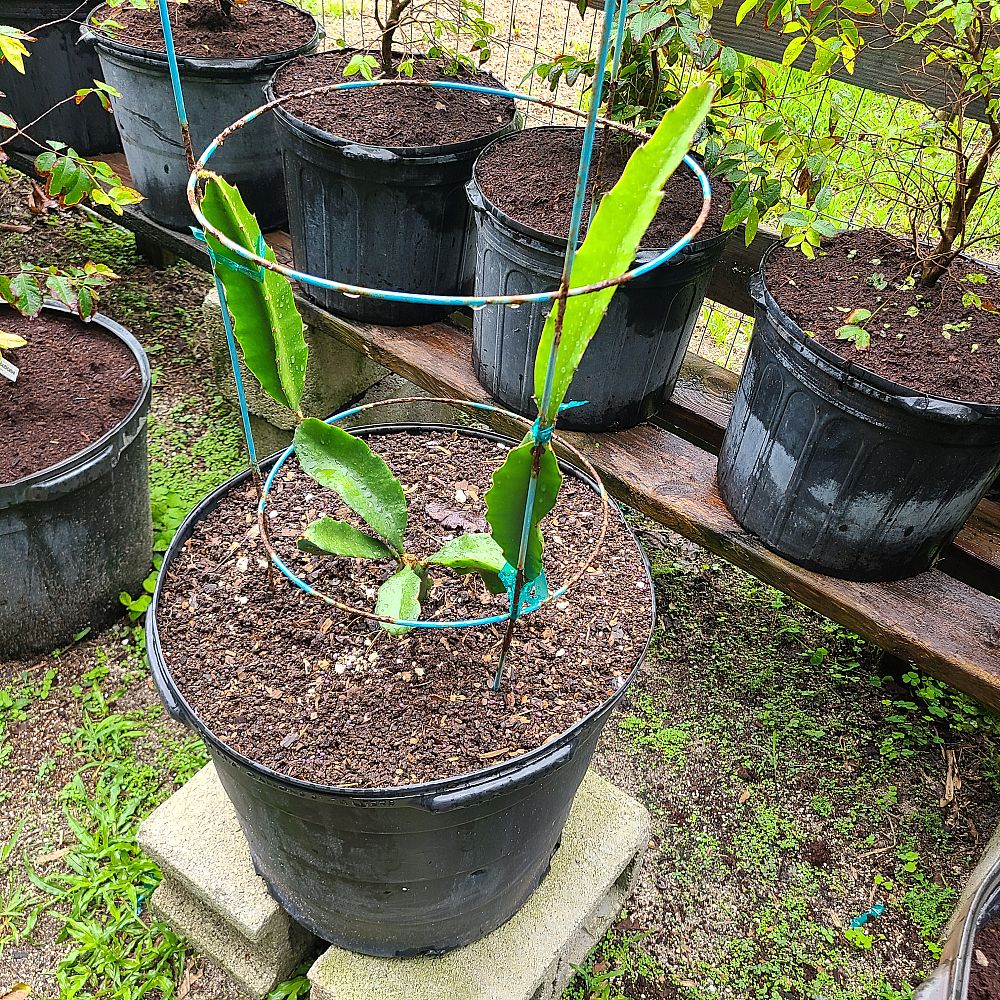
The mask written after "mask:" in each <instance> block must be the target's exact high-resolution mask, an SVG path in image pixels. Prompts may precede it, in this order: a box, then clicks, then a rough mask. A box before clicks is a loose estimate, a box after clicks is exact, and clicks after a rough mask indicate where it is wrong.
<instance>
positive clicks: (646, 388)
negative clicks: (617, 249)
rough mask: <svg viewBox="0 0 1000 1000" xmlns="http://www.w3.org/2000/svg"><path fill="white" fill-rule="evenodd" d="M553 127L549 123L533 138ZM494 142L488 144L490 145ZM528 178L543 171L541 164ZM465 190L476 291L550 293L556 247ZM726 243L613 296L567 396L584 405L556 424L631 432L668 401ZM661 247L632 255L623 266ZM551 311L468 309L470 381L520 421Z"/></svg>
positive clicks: (528, 405) (701, 249) (680, 259)
mask: <svg viewBox="0 0 1000 1000" xmlns="http://www.w3.org/2000/svg"><path fill="white" fill-rule="evenodd" d="M558 130H559V129H558V126H551V127H544V128H541V129H538V130H537V131H539V132H551V131H558ZM533 131H534V130H533ZM525 134H526V133H525ZM503 142H504V139H502V138H501V139H498V140H497V142H496V144H495V146H502V144H503ZM484 155H485V154H484ZM680 169H684V168H683V167H682V168H680ZM538 171H539V175H543V174H544V171H545V163H544V162H543V161H540V162H539V164H538ZM467 193H468V197H469V201H470V203H471V204H472V206H473V208H474V209H475V215H476V223H477V230H478V240H477V250H476V285H475V290H476V294H477V295H520V294H526V293H531V292H544V291H550V290H552V289H553V288H557V287H558V286H559V281H560V279H561V277H562V269H563V257H564V254H565V252H566V240H565V239H562V238H559V237H554V236H551V235H549V234H547V233H542V232H539V231H538V230H536V229H534V228H532V227H530V226H526V225H524V224H522V223H520V222H518V221H517V220H516V219H513V218H511V217H510V216H509V215H507V214H506V213H505V212H504V211H503V210H502V209H500V208H498V207H497V206H496V205H495V204H493V202H491V201H490V200H489V199H488V198H487V197H486V196H485V195H484V194H483V193H482V191H481V190H480V188H479V185H478V184H477V182H476V179H475V175H473V179H472V180H471V181H470V182H469V184H468V186H467ZM729 236H730V234H729V233H723V234H721V235H718V236H712V237H708V238H705V239H696V240H695V241H694V242H692V243H691V244H690V245H689V246H688V247H686V248H685V249H684V250H682V251H681V252H680V253H679V254H678V255H677V256H676V257H674V258H673V259H672V260H670V261H668V262H667V263H666V264H663V265H661V266H660V267H658V268H655V269H654V270H653V271H651V272H650V273H649V274H645V275H643V276H642V277H640V278H636V279H635V280H633V281H630V282H627V283H625V284H624V285H622V286H621V288H619V289H618V291H617V292H615V295H614V298H612V300H611V304H610V306H609V307H608V311H607V313H606V315H605V317H604V319H603V320H602V321H601V325H600V326H599V327H598V329H597V333H596V335H595V336H594V339H593V341H592V342H591V344H590V346H589V347H588V348H587V353H586V354H585V355H584V356H583V361H582V362H581V363H580V367H579V369H578V370H577V373H576V375H575V376H574V377H573V382H572V384H571V386H570V389H569V394H568V397H567V398H569V399H574V400H586V401H587V405H586V406H581V407H578V408H574V409H570V410H567V411H566V412H565V414H563V415H562V416H561V417H560V423H561V424H562V425H563V426H565V427H567V428H575V429H578V430H590V431H604V430H614V429H618V428H624V427H633V426H634V425H635V424H638V423H640V422H642V421H643V420H645V419H647V418H648V417H649V416H651V415H652V413H653V412H655V410H656V409H657V407H658V406H659V404H660V402H661V401H662V400H663V399H664V398H665V397H666V398H669V396H670V394H671V393H672V392H673V388H674V383H675V382H676V381H677V376H678V374H679V373H680V368H681V362H682V361H683V360H684V354H685V351H686V350H687V346H688V342H689V341H690V339H691V332H692V330H693V329H694V325H695V323H696V322H697V320H698V315H699V312H700V310H701V305H702V303H703V302H704V300H705V293H706V292H707V290H708V285H709V282H710V281H711V279H712V272H713V271H714V270H715V267H716V265H717V264H718V263H719V258H720V257H721V256H722V253H723V251H724V250H725V248H726V244H727V243H728V242H729ZM664 249H666V248H665V247H664V248H661V249H659V250H645V249H644V250H642V251H640V253H639V255H638V258H637V260H636V262H635V264H634V265H633V267H635V266H638V265H641V264H645V263H647V262H648V261H650V260H652V259H653V258H654V257H656V256H658V255H659V254H661V253H662V252H663V250H664ZM551 307H552V304H551V302H527V303H524V304H523V305H521V306H519V307H517V308H516V309H511V308H510V307H507V306H497V305H491V306H486V307H485V308H482V309H476V310H475V311H474V313H473V317H472V364H473V369H474V370H475V373H476V377H477V378H478V379H479V382H480V384H481V385H482V386H483V388H484V389H486V390H487V391H488V392H489V394H490V395H491V396H492V397H493V399H495V400H497V401H498V402H500V403H502V404H503V405H504V406H506V407H508V408H509V409H511V410H514V411H515V412H517V413H520V414H523V415H524V416H533V415H534V414H535V411H536V408H535V402H534V358H535V352H536V350H537V349H538V343H539V341H540V340H541V337H542V330H543V328H544V326H545V318H546V316H547V315H548V313H549V310H550V309H551Z"/></svg>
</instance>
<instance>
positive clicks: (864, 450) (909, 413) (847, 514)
mask: <svg viewBox="0 0 1000 1000" xmlns="http://www.w3.org/2000/svg"><path fill="white" fill-rule="evenodd" d="M775 249H777V247H772V248H771V249H770V250H769V251H768V252H767V253H766V254H765V255H764V259H763V261H762V262H761V269H760V272H759V273H758V274H757V275H756V276H755V277H754V279H753V281H752V283H751V293H752V295H753V298H754V303H755V318H756V322H755V325H754V331H753V337H752V338H751V341H750V349H749V352H748V354H747V360H746V366H745V368H744V369H743V376H742V378H741V379H740V385H739V390H738V392H737V394H736V400H735V403H734V406H733V415H732V418H731V420H730V422H729V426H728V428H727V429H726V435H725V439H724V440H723V444H722V451H721V452H720V454H719V492H720V494H721V495H722V499H723V500H724V501H725V503H726V506H727V507H728V508H729V510H730V511H731V512H732V515H733V517H735V518H736V520H737V521H739V523H740V524H741V525H742V526H743V527H744V528H746V529H747V530H748V531H751V532H752V533H753V534H755V535H756V536H757V537H758V538H760V539H761V541H762V542H763V543H764V544H765V545H766V546H767V547H768V548H769V549H772V550H774V551H775V552H777V553H779V554H780V555H783V556H785V557H787V558H788V559H791V560H792V561H793V562H795V563H798V564H799V565H800V566H804V567H806V568H807V569H812V570H817V571H818V572H821V573H829V574H831V575H833V576H839V577H844V578H846V579H851V580H895V579H901V578H903V577H907V576H911V575H913V574H914V573H920V572H922V571H923V570H925V569H928V568H929V567H930V566H931V565H933V563H934V561H935V560H936V559H937V557H938V555H939V554H940V552H941V550H942V549H943V548H944V547H945V546H946V545H947V544H948V543H949V542H950V541H951V540H952V539H953V538H954V537H955V535H956V534H957V533H958V531H959V529H960V528H961V527H962V525H963V524H964V523H965V522H966V520H967V519H968V517H969V515H970V514H971V513H972V511H973V509H974V508H975V506H976V504H978V503H979V501H980V500H981V499H982V498H983V496H984V495H985V494H986V491H987V490H988V489H989V487H990V484H991V483H992V482H993V480H994V478H995V477H996V475H997V473H998V471H1000V406H988V405H986V404H980V403H963V402H960V401H956V400H950V399H938V398H934V397H931V396H926V395H920V394H918V393H915V392H913V391H912V390H909V389H907V388H906V387H905V386H902V385H898V384H897V383H895V382H891V381H889V380H888V379H885V378H882V377H881V376H879V375H876V374H874V373H873V372H870V371H868V370H867V369H865V368H862V367H861V366H860V365H857V364H854V363H852V362H851V361H847V360H844V359H843V358H841V357H839V356H838V355H836V354H834V353H833V352H832V351H830V350H828V349H827V348H825V347H823V345H822V344H819V343H817V342H816V341H815V340H814V339H812V338H810V337H807V336H806V334H805V333H804V332H803V331H802V329H801V328H800V327H799V326H798V325H797V324H796V323H794V322H793V321H792V320H791V319H790V318H789V317H788V316H787V315H786V314H785V313H784V312H783V311H782V309H781V307H780V306H779V305H778V303H777V302H776V301H775V299H774V297H773V296H772V295H771V293H770V292H769V291H768V290H767V287H766V285H765V282H764V273H765V268H766V266H767V261H768V258H769V257H770V255H771V253H773V252H774V251H775ZM817 266H822V263H821V262H818V263H817Z"/></svg>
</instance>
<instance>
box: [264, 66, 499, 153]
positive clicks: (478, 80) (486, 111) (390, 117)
mask: <svg viewBox="0 0 1000 1000" xmlns="http://www.w3.org/2000/svg"><path fill="white" fill-rule="evenodd" d="M350 59H351V53H346V54H345V53H343V52H324V53H320V54H318V55H314V56H301V57H300V58H298V59H295V60H294V61H292V62H290V63H289V64H288V65H287V66H284V67H282V69H281V70H279V72H278V74H277V76H276V77H275V81H274V88H275V93H276V95H277V96H279V97H280V96H282V95H284V94H294V93H297V92H299V91H302V90H309V89H311V88H313V87H323V86H326V85H328V84H336V83H351V82H358V81H359V80H361V79H362V78H361V77H360V76H351V77H345V76H344V68H345V67H346V66H347V64H348V62H349V61H350ZM412 78H413V79H417V80H419V79H425V80H447V81H450V82H464V83H475V84H479V85H480V86H484V87H501V86H502V84H500V83H499V81H497V80H496V79H494V78H493V77H492V76H489V75H487V74H486V73H472V72H470V71H465V70H463V71H461V72H460V73H459V75H458V76H457V77H456V76H455V75H454V74H449V73H447V72H445V70H444V68H443V66H442V65H441V64H438V63H435V62H432V61H430V60H426V59H418V60H416V61H415V62H414V66H413V76H412ZM285 108H286V110H287V111H288V112H289V113H290V114H292V115H294V116H295V117H296V118H298V119H299V120H300V121H304V122H306V123H307V124H309V125H313V126H315V127H316V128H319V129H322V130H323V131H325V132H329V133H330V134H331V135H335V136H338V137H340V138H342V139H348V140H350V141H351V142H359V143H362V144H364V145H369V146H388V147H393V148H410V147H420V146H443V145H448V144H450V143H456V142H466V141H469V140H472V139H478V138H481V137H483V136H488V135H491V134H493V133H494V132H498V131H500V130H501V129H502V128H503V127H504V126H505V125H508V124H509V123H510V121H511V120H512V119H513V117H514V102H513V101H511V100H509V99H508V98H506V97H497V96H495V95H493V94H478V93H470V92H469V91H461V90H450V89H440V88H435V87H418V86H389V87H385V86H383V87H365V88H361V89H357V90H346V91H333V92H328V93H323V94H317V95H313V96H310V97H303V98H298V99H296V100H294V101H290V102H289V103H288V104H286V105H285Z"/></svg>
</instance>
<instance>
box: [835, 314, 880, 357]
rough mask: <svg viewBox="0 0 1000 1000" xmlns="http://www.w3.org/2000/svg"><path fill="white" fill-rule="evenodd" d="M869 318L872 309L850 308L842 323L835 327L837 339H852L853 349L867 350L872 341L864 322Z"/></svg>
mask: <svg viewBox="0 0 1000 1000" xmlns="http://www.w3.org/2000/svg"><path fill="white" fill-rule="evenodd" d="M871 318H872V311H871V310H870V309H863V308H859V309H852V310H851V311H850V312H849V313H848V314H847V317H846V319H845V321H844V323H843V325H841V326H838V327H837V339H838V340H850V341H852V342H853V344H854V348H855V350H858V351H865V350H867V349H868V347H869V345H870V344H871V342H872V336H871V334H870V333H869V332H868V330H867V328H866V327H865V325H864V324H865V323H867V322H868V320H870V319H871Z"/></svg>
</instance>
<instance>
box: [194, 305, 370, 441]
mask: <svg viewBox="0 0 1000 1000" xmlns="http://www.w3.org/2000/svg"><path fill="white" fill-rule="evenodd" d="M202 313H203V316H204V323H203V324H202V330H203V335H202V343H201V345H200V346H201V349H202V350H203V351H204V352H205V353H206V354H207V355H208V357H209V360H210V361H211V364H212V371H213V372H214V374H215V381H216V384H217V385H218V387H219V391H220V392H221V393H222V394H223V396H225V397H226V399H228V400H229V401H230V402H232V403H235V402H236V381H235V379H234V378H233V369H232V364H231V363H230V360H229V347H228V345H227V343H226V330H225V327H224V326H223V324H222V313H221V311H220V310H219V296H218V293H217V292H216V291H215V289H214V288H213V289H212V290H211V291H210V292H209V293H208V295H206V296H205V301H204V303H203V304H202ZM305 338H306V343H307V344H308V345H309V365H308V368H307V370H306V382H305V389H304V391H303V393H302V412H303V413H304V414H305V415H306V416H307V417H328V416H330V414H331V413H336V412H337V410H339V409H341V408H342V407H343V405H344V403H346V402H347V401H348V400H350V399H354V398H355V397H356V396H358V395H360V394H361V393H363V392H364V391H365V390H366V389H368V388H369V387H370V386H372V385H374V384H375V383H376V382H378V381H379V380H381V379H382V378H384V377H385V375H386V369H385V368H383V367H382V365H379V364H376V363H375V362H374V361H372V360H370V359H369V358H367V357H365V356H364V355H363V354H360V353H358V352H357V351H355V350H353V349H352V348H350V347H347V346H346V345H344V344H342V343H341V342H340V341H338V340H337V339H335V338H334V337H331V336H329V335H328V334H325V333H322V332H321V331H314V330H312V329H311V328H310V327H308V326H307V327H306V329H305ZM240 372H241V374H242V376H243V387H244V391H245V393H246V399H247V408H248V409H249V410H250V412H251V414H253V415H254V416H257V417H261V418H263V419H264V420H265V421H267V423H268V424H270V425H271V426H272V427H276V428H278V429H280V430H283V431H291V430H292V429H293V428H294V427H295V424H296V416H295V414H294V413H293V412H292V411H291V410H289V409H288V408H287V407H285V406H281V405H280V404H278V403H276V402H275V401H274V400H273V399H271V397H270V396H268V395H267V393H265V392H264V391H263V390H262V389H261V387H260V384H259V383H258V382H257V380H256V379H255V378H254V377H253V376H252V375H251V374H250V373H249V372H248V371H247V369H246V367H245V366H244V365H243V363H242V362H240ZM261 453H262V454H266V451H265V449H261Z"/></svg>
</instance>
